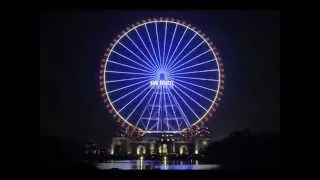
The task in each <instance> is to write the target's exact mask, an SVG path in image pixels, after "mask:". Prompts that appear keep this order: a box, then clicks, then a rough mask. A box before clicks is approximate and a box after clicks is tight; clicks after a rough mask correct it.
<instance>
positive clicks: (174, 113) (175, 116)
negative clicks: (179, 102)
mask: <svg viewBox="0 0 320 180" xmlns="http://www.w3.org/2000/svg"><path fill="white" fill-rule="evenodd" d="M167 95H168V99H169V102H170V105H171V110H172V112H173V115H174V119H175V120H176V123H177V127H178V130H180V124H179V122H178V119H177V115H176V111H175V110H174V109H173V103H172V101H171V96H170V94H169V91H168V90H167Z"/></svg>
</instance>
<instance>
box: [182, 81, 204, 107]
mask: <svg viewBox="0 0 320 180" xmlns="http://www.w3.org/2000/svg"><path fill="white" fill-rule="evenodd" d="M176 88H177V89H178V90H179V91H180V92H182V94H184V95H185V96H187V97H188V98H189V99H191V101H193V102H194V103H196V104H197V105H198V106H199V107H201V108H202V109H203V110H204V111H207V109H206V108H204V107H203V106H202V105H201V104H200V103H199V102H198V101H196V100H194V99H193V98H192V97H191V96H189V94H187V93H186V92H185V91H183V90H182V89H180V88H179V87H178V86H176Z"/></svg>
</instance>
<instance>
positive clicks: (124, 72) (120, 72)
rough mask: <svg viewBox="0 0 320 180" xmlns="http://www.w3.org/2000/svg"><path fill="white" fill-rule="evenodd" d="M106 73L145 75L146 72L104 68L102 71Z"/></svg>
mask: <svg viewBox="0 0 320 180" xmlns="http://www.w3.org/2000/svg"><path fill="white" fill-rule="evenodd" d="M104 72H106V73H114V74H136V75H143V76H144V77H145V76H146V73H135V72H127V71H112V70H106V71H104Z"/></svg>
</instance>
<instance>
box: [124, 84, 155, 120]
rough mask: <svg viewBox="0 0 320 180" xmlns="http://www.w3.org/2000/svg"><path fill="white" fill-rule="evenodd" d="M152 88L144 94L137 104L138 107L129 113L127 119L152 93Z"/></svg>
mask: <svg viewBox="0 0 320 180" xmlns="http://www.w3.org/2000/svg"><path fill="white" fill-rule="evenodd" d="M151 90H152V89H151V88H150V89H149V91H148V92H147V93H146V94H145V95H144V96H143V98H142V99H141V100H140V101H139V103H138V104H137V105H136V107H135V108H134V109H133V110H132V111H131V112H130V114H129V115H128V117H127V119H130V117H131V116H132V114H133V113H134V112H135V111H136V110H137V108H138V107H139V106H140V104H141V103H142V101H143V100H144V99H145V98H146V97H147V95H148V94H149V93H150V91H151Z"/></svg>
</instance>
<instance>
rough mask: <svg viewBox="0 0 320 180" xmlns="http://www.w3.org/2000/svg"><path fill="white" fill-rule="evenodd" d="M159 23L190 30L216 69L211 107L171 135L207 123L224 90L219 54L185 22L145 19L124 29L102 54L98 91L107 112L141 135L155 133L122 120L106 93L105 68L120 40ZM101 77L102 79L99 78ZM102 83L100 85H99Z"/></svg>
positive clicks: (206, 39) (202, 35)
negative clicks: (204, 44) (216, 82)
mask: <svg viewBox="0 0 320 180" xmlns="http://www.w3.org/2000/svg"><path fill="white" fill-rule="evenodd" d="M159 22H166V23H173V24H176V25H180V26H182V27H185V28H186V29H188V30H191V31H192V32H194V33H195V34H196V35H198V36H199V37H200V38H201V39H202V41H204V42H205V43H206V45H207V46H208V47H209V49H210V51H211V52H212V54H213V56H214V60H216V64H217V68H218V88H217V91H216V94H215V96H214V99H213V100H212V103H211V105H210V106H209V108H208V109H207V111H206V113H204V114H203V115H202V116H201V117H200V118H199V119H198V120H197V121H195V122H193V123H192V124H191V126H190V127H187V128H184V129H181V130H177V131H170V132H171V133H182V132H184V131H186V130H187V129H191V128H193V127H197V126H198V124H200V123H201V122H203V121H205V122H206V121H208V117H212V116H213V113H215V111H216V109H217V107H218V106H219V102H220V101H221V97H222V95H223V92H222V90H223V89H224V69H223V63H222V60H221V57H220V55H219V52H218V51H217V49H216V47H215V46H214V45H213V43H212V41H211V40H210V39H208V38H206V37H205V36H206V35H204V34H201V33H199V32H198V31H197V28H195V27H192V26H191V25H190V24H187V23H185V22H182V21H180V20H178V19H173V18H171V19H170V18H164V19H161V18H160V19H156V18H153V19H147V20H142V22H137V23H136V25H131V27H130V28H129V27H128V28H126V31H122V33H121V35H118V36H117V38H116V39H114V40H113V42H112V43H110V44H109V48H107V49H106V51H105V53H104V57H103V58H102V62H101V63H102V64H101V66H100V71H99V79H100V83H99V84H100V91H101V93H102V94H101V95H102V97H103V99H104V103H105V104H106V107H107V109H108V110H109V112H110V111H111V112H114V113H115V114H116V118H117V117H119V118H120V120H119V118H118V121H120V122H121V121H122V122H124V123H126V124H127V125H128V126H129V127H131V128H133V129H135V130H138V131H140V132H143V133H152V132H155V131H148V130H144V129H142V128H139V127H137V126H135V125H133V124H132V123H131V122H129V121H128V120H127V119H126V118H124V117H123V116H122V115H121V114H120V113H119V112H118V110H117V109H116V108H115V107H114V105H113V103H112V101H111V99H110V97H109V93H108V88H107V85H106V83H105V80H106V73H105V71H106V68H107V65H108V61H110V60H109V57H110V55H111V53H112V52H113V49H114V48H115V47H116V45H118V44H119V42H120V40H121V39H122V38H123V37H124V36H126V35H127V34H128V33H130V32H131V31H133V30H135V29H137V28H139V27H141V26H144V25H147V24H151V23H159ZM101 76H102V77H101ZM101 82H102V83H101ZM114 117H115V116H114Z"/></svg>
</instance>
